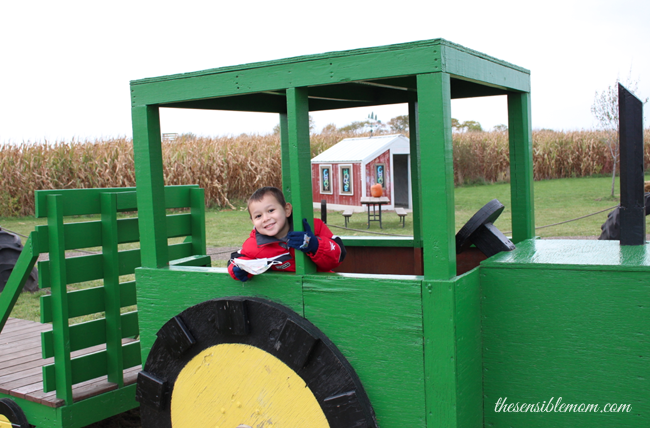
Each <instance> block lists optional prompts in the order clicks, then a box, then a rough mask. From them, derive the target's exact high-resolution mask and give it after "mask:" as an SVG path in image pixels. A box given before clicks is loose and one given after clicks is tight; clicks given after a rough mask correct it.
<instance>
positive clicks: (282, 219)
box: [248, 193, 291, 239]
mask: <svg viewBox="0 0 650 428" xmlns="http://www.w3.org/2000/svg"><path fill="white" fill-rule="evenodd" d="M248 210H249V212H250V214H251V220H252V221H253V226H255V230H257V232H258V233H260V234H262V235H266V236H274V237H276V238H278V239H281V238H284V237H285V236H286V235H287V233H289V222H288V221H287V218H288V217H289V216H290V215H291V204H289V203H287V205H286V206H285V207H283V206H282V205H280V203H279V202H278V200H277V199H275V196H273V195H272V194H268V193H267V194H266V195H264V197H263V198H262V200H260V201H251V202H250V203H249V204H248Z"/></svg>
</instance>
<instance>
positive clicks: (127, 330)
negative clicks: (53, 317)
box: [0, 312, 139, 358]
mask: <svg viewBox="0 0 650 428" xmlns="http://www.w3.org/2000/svg"><path fill="white" fill-rule="evenodd" d="M120 319H121V329H120V330H121V332H122V338H126V337H132V336H137V335H138V333H139V330H138V313H137V312H128V313H125V314H122V315H121V317H120ZM41 337H42V347H43V358H49V357H53V356H54V343H53V342H52V332H51V331H46V332H43V333H41ZM105 342H106V319H105V318H100V319H96V320H92V321H87V322H84V323H79V324H75V325H71V326H70V350H71V351H78V350H80V349H84V348H90V347H91V346H96V345H101V344H102V343H105ZM0 358H1V357H0Z"/></svg>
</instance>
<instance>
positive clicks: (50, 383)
mask: <svg viewBox="0 0 650 428" xmlns="http://www.w3.org/2000/svg"><path fill="white" fill-rule="evenodd" d="M122 353H123V360H124V366H125V367H133V366H134V365H137V364H140V342H139V341H136V342H131V343H128V344H126V345H124V346H122ZM70 363H71V367H72V370H71V371H72V383H73V384H77V383H80V382H85V381H86V380H89V379H94V378H97V377H100V376H103V375H105V374H106V364H107V355H106V351H105V350H104V351H97V352H92V353H89V354H84V355H81V356H79V357H74V358H72V359H71V362H70ZM56 384H57V381H56V372H55V365H54V364H49V365H46V366H44V367H43V391H45V392H49V391H53V390H54V388H55V385H56Z"/></svg>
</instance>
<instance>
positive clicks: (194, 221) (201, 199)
mask: <svg viewBox="0 0 650 428" xmlns="http://www.w3.org/2000/svg"><path fill="white" fill-rule="evenodd" d="M190 207H191V211H190V216H191V226H192V229H191V231H190V235H191V236H192V254H195V255H204V254H207V252H208V250H207V244H206V237H205V190H204V189H201V188H199V187H195V188H192V189H190ZM208 266H209V265H208Z"/></svg>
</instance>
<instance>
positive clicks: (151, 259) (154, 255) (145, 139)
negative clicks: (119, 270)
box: [131, 106, 169, 268]
mask: <svg viewBox="0 0 650 428" xmlns="http://www.w3.org/2000/svg"><path fill="white" fill-rule="evenodd" d="M131 115H132V120H133V156H134V159H135V176H136V180H137V181H138V187H137V194H138V217H139V218H140V221H139V227H140V237H141V241H140V243H141V249H142V266H143V267H151V268H157V267H164V266H167V265H168V263H169V255H168V252H167V231H166V219H165V183H164V177H163V162H162V146H161V141H160V116H159V112H158V107H156V106H135V107H133V108H132V109H131Z"/></svg>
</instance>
